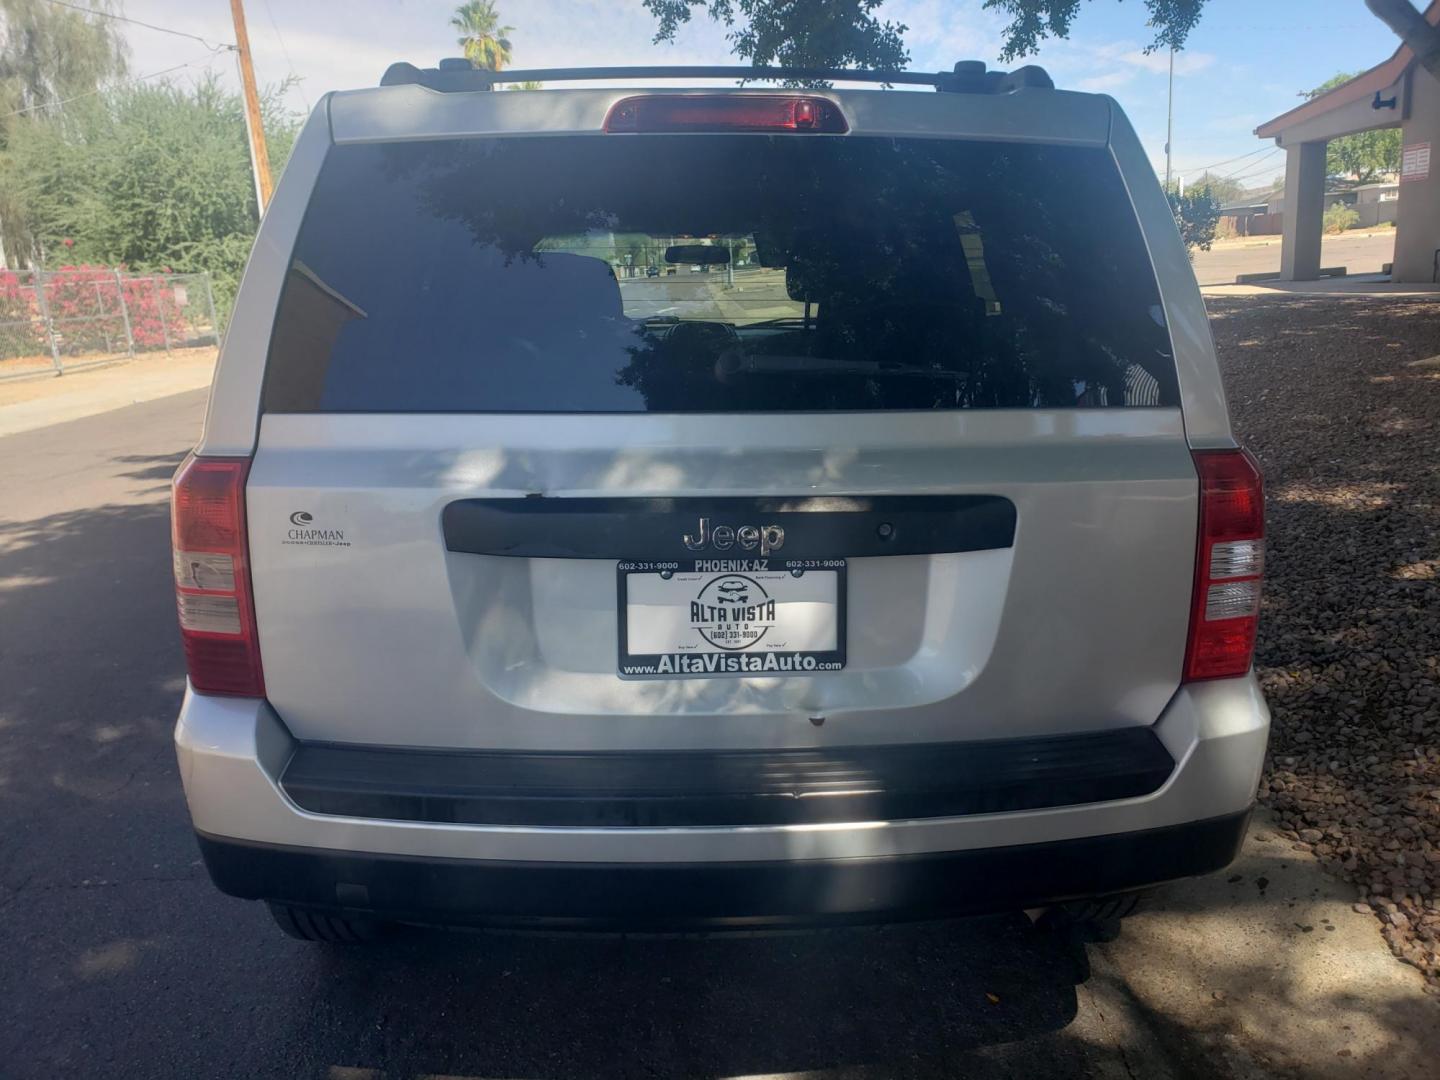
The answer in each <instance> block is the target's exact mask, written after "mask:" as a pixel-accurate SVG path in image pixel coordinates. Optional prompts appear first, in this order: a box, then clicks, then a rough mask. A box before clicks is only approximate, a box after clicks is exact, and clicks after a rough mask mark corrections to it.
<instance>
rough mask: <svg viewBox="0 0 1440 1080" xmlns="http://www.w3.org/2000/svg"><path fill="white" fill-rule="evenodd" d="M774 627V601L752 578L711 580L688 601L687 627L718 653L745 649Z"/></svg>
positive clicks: (719, 578)
mask: <svg viewBox="0 0 1440 1080" xmlns="http://www.w3.org/2000/svg"><path fill="white" fill-rule="evenodd" d="M774 624H775V601H774V600H772V599H771V598H770V594H769V593H767V592H766V591H765V588H764V586H762V585H761V584H760V583H759V582H758V581H756V580H755V579H754V578H751V577H746V576H745V575H744V574H723V575H721V576H720V577H716V578H711V579H710V580H709V581H707V582H706V583H705V585H704V586H703V587H702V588H701V589H700V593H699V595H697V596H696V597H695V599H694V600H692V601H690V625H691V626H692V627H694V628H695V630H696V631H697V632H698V633H699V634H700V636H701V637H702V638H704V639H705V640H706V641H708V642H709V643H710V644H711V645H714V646H715V647H716V648H719V649H730V650H735V649H748V648H749V647H750V646H751V645H754V644H755V643H756V642H758V641H759V640H760V639H761V638H763V637H764V636H765V633H766V631H767V630H769V629H770V627H771V626H773V625H774Z"/></svg>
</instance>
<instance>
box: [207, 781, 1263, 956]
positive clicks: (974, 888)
mask: <svg viewBox="0 0 1440 1080" xmlns="http://www.w3.org/2000/svg"><path fill="white" fill-rule="evenodd" d="M1249 818H1250V813H1249V811H1248V810H1247V811H1245V812H1244V813H1240V814H1232V815H1229V816H1226V817H1218V818H1211V819H1208V820H1205V821H1197V822H1191V823H1188V824H1185V825H1174V826H1168V827H1165V828H1159V829H1147V830H1144V831H1141V832H1131V833H1119V834H1113V835H1108V836H1092V837H1085V838H1082V839H1076V840H1058V841H1051V842H1047V843H1042V844H1026V845H1022V846H1016V847H1002V848H986V849H979V850H970V851H956V852H946V853H943V854H927V855H907V856H892V857H882V858H861V859H840V860H833V861H794V862H748V863H684V864H678V865H676V864H664V863H643V864H632V863H619V864H616V863H584V864H573V863H527V862H493V861H471V860H458V859H431V858H416V857H408V856H397V855H375V854H368V853H357V852H339V851H325V850H319V849H314V848H295V847H279V846H269V845H263V844H253V843H248V842H245V841H237V840H228V839H223V838H220V837H214V836H207V835H205V834H199V841H200V850H201V853H202V854H203V855H204V858H205V865H206V867H207V868H208V869H209V871H210V876H211V878H212V879H213V880H214V882H215V884H216V885H217V886H218V887H219V888H220V889H221V890H222V891H223V892H226V893H229V894H230V895H231V896H238V897H242V898H244V899H250V900H274V901H279V902H283V903H290V904H299V905H305V906H311V907H318V908H324V909H329V910H337V909H341V910H345V911H348V912H352V913H356V914H361V913H366V914H375V915H379V916H381V917H385V918H392V919H399V920H410V921H415V922H426V923H439V924H456V925H459V924H499V925H516V924H518V925H537V926H545V925H578V926H620V927H634V928H650V929H663V928H667V927H683V926H689V925H695V924H703V925H715V924H721V925H723V924H727V923H728V924H737V925H766V924H783V923H789V922H802V923H813V922H825V921H831V920H861V921H883V920H886V919H895V918H905V917H922V916H939V915H957V914H978V913H982V912H990V911H1006V910H1015V909H1017V908H1029V907H1040V906H1043V905H1045V904H1050V903H1055V902H1058V901H1062V900H1071V899H1076V898H1080V897H1087V896H1103V895H1106V894H1109V893H1117V892H1126V891H1129V890H1133V889H1140V888H1144V887H1147V886H1150V885H1156V884H1159V883H1161V882H1165V881H1173V880H1175V879H1178V878H1185V877H1193V876H1195V875H1198V874H1207V873H1211V872H1213V871H1216V870H1220V869H1222V868H1223V867H1225V866H1227V865H1228V864H1229V863H1230V862H1231V861H1232V860H1233V859H1234V858H1235V856H1236V855H1237V854H1238V853H1239V850H1240V845H1241V843H1242V842H1243V840H1244V838H1245V828H1246V825H1247V823H1248V821H1249Z"/></svg>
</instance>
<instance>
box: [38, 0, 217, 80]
mask: <svg viewBox="0 0 1440 1080" xmlns="http://www.w3.org/2000/svg"><path fill="white" fill-rule="evenodd" d="M49 3H52V4H54V5H55V6H56V7H63V8H69V9H70V10H71V11H78V12H80V13H81V14H82V15H95V16H98V17H99V18H102V19H113V20H114V21H115V22H123V23H131V24H133V25H135V26H143V27H144V28H145V29H146V30H156V31H159V32H160V33H162V34H174V35H175V36H176V37H183V38H189V39H190V40H191V41H198V42H200V44H201V45H204V46H205V47H206V48H207V49H209V50H210V51H211V52H220V51H221V50H222V49H234V48H235V46H234V45H231V44H230V43H229V42H228V41H222V42H221V43H220V44H218V45H212V44H211V43H210V42H208V41H206V40H205V39H204V38H203V37H201V36H200V35H198V34H187V33H186V32H185V31H184V30H173V29H171V28H170V27H168V26H156V25H155V24H154V23H147V22H141V21H140V20H139V19H132V18H130V17H129V16H128V15H116V14H114V13H112V12H109V11H101V10H100V9H99V8H88V7H81V6H80V5H79V4H71V3H69V2H67V0H49ZM189 66H190V65H189V64H182V65H181V67H189ZM150 77H153V76H147V78H150Z"/></svg>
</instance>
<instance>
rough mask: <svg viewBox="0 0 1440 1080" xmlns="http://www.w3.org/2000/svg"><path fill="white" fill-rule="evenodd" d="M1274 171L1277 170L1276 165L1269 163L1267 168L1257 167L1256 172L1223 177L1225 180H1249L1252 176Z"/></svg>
mask: <svg viewBox="0 0 1440 1080" xmlns="http://www.w3.org/2000/svg"><path fill="white" fill-rule="evenodd" d="M1276 152H1277V153H1278V152H1279V151H1276ZM1261 160H1262V161H1263V160H1265V159H1264V158H1262V159H1261ZM1256 164H1259V162H1256ZM1274 171H1275V166H1274V165H1267V166H1266V167H1265V168H1263V169H1256V170H1255V171H1254V172H1249V173H1245V174H1243V175H1241V176H1226V177H1224V178H1223V179H1225V180H1249V179H1251V178H1252V177H1255V176H1259V175H1260V174H1261V173H1273V172H1274Z"/></svg>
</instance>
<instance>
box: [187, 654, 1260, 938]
mask: <svg viewBox="0 0 1440 1080" xmlns="http://www.w3.org/2000/svg"><path fill="white" fill-rule="evenodd" d="M1153 730H1154V733H1155V735H1156V736H1157V737H1158V738H1159V740H1160V741H1161V742H1162V743H1163V744H1164V747H1165V750H1166V752H1167V753H1168V754H1169V756H1170V758H1171V759H1172V760H1173V761H1174V762H1175V767H1174V770H1173V771H1172V772H1171V773H1170V775H1169V777H1168V778H1167V779H1166V780H1165V782H1164V783H1163V784H1161V785H1160V786H1159V787H1158V788H1156V789H1155V790H1152V791H1149V792H1147V793H1145V794H1142V795H1135V796H1132V797H1127V798H1116V799H1109V800H1106V801H1097V802H1086V803H1081V804H1073V805H1064V806H1046V807H1041V808H1036V809H1025V810H1014V811H1007V812H991V813H970V814H966V815H961V816H950V817H912V818H903V819H895V820H864V821H849V822H845V821H840V822H824V823H808V824H778V825H745V826H736V827H725V828H717V827H674V826H663V827H662V826H653V827H631V828H609V827H593V826H592V827H582V826H565V827H556V826H553V825H551V826H542V825H523V826H519V825H516V826H496V825H481V824H468V823H460V822H453V821H452V822H437V821H414V820H411V821H406V820H389V819H381V818H375V817H356V816H344V815H342V814H333V813H316V812H313V811H311V810H306V809H304V808H302V807H301V806H300V805H298V804H297V803H296V802H295V801H293V800H292V799H291V798H290V797H289V796H288V795H287V794H286V792H285V791H284V789H283V787H282V786H281V783H280V777H281V776H282V774H283V773H284V771H285V768H286V766H287V764H288V763H289V762H290V761H291V759H292V757H293V756H294V753H295V749H296V743H295V741H294V740H293V739H292V738H291V736H290V734H289V732H288V731H287V730H286V729H285V727H284V725H283V724H282V723H281V722H280V721H279V719H278V718H277V717H276V716H275V714H274V712H273V711H272V710H271V709H270V708H269V706H268V705H267V704H266V703H265V702H263V701H254V700H248V699H227V698H218V697H207V696H205V695H200V694H195V693H193V692H192V693H187V695H186V698H185V703H184V705H183V707H182V709H181V714H180V719H179V723H178V724H177V726H176V731H175V739H176V746H177V750H178V754H179V760H180V772H181V777H182V779H183V781H184V784H185V792H186V797H187V799H188V801H189V804H190V812H191V817H192V819H193V821H194V824H195V828H196V830H197V831H198V832H199V833H200V834H201V836H202V838H203V842H204V846H205V848H206V859H207V864H208V865H209V866H210V868H211V872H212V875H213V876H214V877H215V879H216V882H217V883H218V884H219V885H220V887H221V888H222V889H224V890H225V891H227V892H231V893H234V894H235V895H240V896H250V897H265V898H268V899H277V900H289V901H292V902H296V903H312V904H320V905H325V906H336V905H339V906H352V907H354V906H358V907H366V906H368V907H370V908H373V909H375V910H384V911H387V912H391V913H397V914H403V913H409V914H411V915H412V916H414V917H422V916H424V914H425V912H426V911H431V912H436V913H438V914H439V916H440V917H441V919H442V920H443V921H457V920H458V919H459V917H460V916H462V915H463V913H464V911H470V912H472V913H477V912H478V913H480V914H482V915H483V914H485V913H486V912H490V913H491V914H498V913H499V909H498V908H497V907H496V905H499V906H500V907H503V908H505V909H506V910H508V911H510V912H511V913H512V914H513V913H516V912H520V913H529V914H533V915H541V914H545V913H546V911H548V908H547V904H558V903H560V900H558V899H553V900H547V899H546V897H547V896H550V895H551V894H552V893H558V894H566V895H565V897H564V899H566V900H569V899H572V898H579V899H589V900H593V904H591V905H590V906H597V907H598V908H600V909H602V910H601V911H600V914H601V915H602V916H604V910H603V909H605V908H606V905H609V907H610V909H611V911H612V915H613V912H614V911H615V910H617V909H624V910H630V911H649V912H651V914H655V913H657V912H659V911H660V910H669V909H671V908H674V907H676V906H677V905H678V906H679V907H684V906H686V905H685V904H682V903H681V902H680V901H681V899H683V898H684V897H687V896H689V897H691V898H690V900H689V901H688V903H690V904H691V905H692V906H693V905H694V904H699V905H700V906H701V907H702V908H706V907H707V905H718V906H719V907H724V908H732V909H734V910H732V911H730V912H727V914H734V913H736V912H737V911H738V913H739V914H740V915H741V916H742V917H751V916H755V915H756V914H757V913H756V912H755V911H754V910H753V906H754V905H753V904H751V905H750V906H749V907H747V904H746V902H744V897H745V895H746V894H747V893H748V892H751V891H752V889H753V890H756V891H757V894H758V895H759V896H760V897H762V898H763V897H765V896H772V897H783V898H785V899H784V902H783V903H781V902H780V901H779V900H777V901H776V902H775V904H774V906H775V907H776V908H777V909H782V908H783V909H785V910H777V911H776V912H775V914H780V915H788V914H794V913H796V912H795V910H794V909H803V910H805V911H810V912H812V913H816V912H820V913H834V914H841V913H845V912H847V911H853V912H855V913H860V914H865V913H872V912H881V911H889V910H893V909H895V908H897V907H904V908H916V907H918V908H921V909H923V908H925V907H926V905H927V903H928V904H930V905H932V906H935V905H938V907H942V908H944V909H947V910H949V909H959V910H967V909H968V910H981V909H984V908H989V907H1004V906H1015V905H1017V904H1020V905H1025V904H1032V903H1043V902H1047V901H1050V900H1054V899H1060V898H1066V897H1074V896H1079V895H1099V894H1103V893H1106V892H1112V891H1115V890H1120V889H1130V888H1136V887H1139V886H1143V885H1146V884H1151V883H1154V882H1157V881H1162V880H1168V879H1170V878H1174V877H1183V876H1187V875H1190V874H1198V873H1205V872H1208V871H1210V870H1214V869H1216V868H1218V867H1220V866H1223V865H1225V863H1226V862H1228V861H1229V859H1230V858H1231V857H1232V855H1233V853H1234V850H1235V846H1236V844H1238V842H1239V837H1240V835H1241V834H1242V833H1243V819H1244V815H1245V814H1246V813H1247V812H1248V810H1249V808H1250V806H1251V804H1252V802H1253V800H1254V796H1255V789H1256V785H1257V783H1258V781H1259V776H1260V769H1261V764H1262V761H1263V757H1264V753H1265V744H1266V739H1267V736H1268V732H1269V712H1268V710H1267V709H1266V706H1265V702H1264V699H1263V697H1262V696H1261V694H1260V691H1259V688H1258V685H1257V684H1256V682H1255V680H1254V678H1253V677H1246V678H1242V679H1230V680H1223V681H1216V682H1210V683H1199V684H1194V685H1190V686H1186V687H1182V688H1181V689H1180V690H1179V691H1178V692H1177V693H1176V695H1175V697H1174V699H1173V700H1172V701H1171V703H1170V705H1169V707H1168V708H1167V709H1166V711H1165V713H1164V715H1163V716H1162V717H1161V718H1160V720H1159V721H1157V723H1156V724H1155V725H1154V728H1153ZM1218 821H1226V822H1228V823H1229V824H1228V825H1218V824H1215V823H1216V822H1218ZM1217 836H1218V837H1219V838H1218V839H1217ZM276 868H283V870H284V872H283V873H282V872H281V870H279V869H276ZM621 869H624V870H625V871H626V872H625V873H624V874H620V873H618V871H619V870H621ZM522 870H525V871H527V872H526V873H524V874H521V873H520V871H522ZM530 871H533V873H531V872H530ZM292 875H293V877H294V880H295V882H297V884H296V885H294V886H293V888H291V887H289V886H286V884H285V882H286V881H287V880H289V879H290V877H291V876H292ZM1002 878H1003V879H1008V880H998V879H1002ZM522 879H523V880H522ZM536 882H539V883H541V884H539V885H537V884H534V883H536ZM726 882H738V883H741V884H726ZM746 882H749V883H759V884H758V886H745V887H742V885H744V883H746ZM299 883H304V885H303V888H302V886H301V885H300V884H299ZM467 883H468V884H467ZM344 885H355V886H360V887H363V889H364V893H363V895H364V896H365V897H368V899H367V900H366V901H365V903H364V904H359V903H356V902H355V901H357V899H358V898H359V897H361V896H362V893H360V892H359V891H357V890H355V889H341V890H340V892H339V893H337V891H336V890H337V887H339V886H344ZM287 889H291V891H286V890H287ZM296 890H298V891H296ZM506 893H508V894H509V895H510V896H511V897H512V898H513V897H519V898H520V899H518V900H516V899H505V896H504V895H503V894H506ZM697 893H698V894H702V895H700V896H699V897H698V898H695V897H694V896H692V895H691V894H697ZM917 893H918V895H919V898H920V902H918V903H916V902H914V896H915V894H917ZM927 895H928V896H929V897H930V900H929V901H926V900H925V897H926V896H927ZM406 896H410V897H412V898H413V899H411V900H406ZM447 896H451V897H458V898H462V899H459V900H456V901H453V902H452V901H447V900H446V899H445V898H446V897H447ZM347 898H348V899H347ZM487 898H488V899H487ZM902 898H904V899H905V902H904V903H901V902H900V901H901V899H902ZM942 901H943V902H942ZM582 906H585V905H583V904H582ZM762 906H764V905H762ZM691 914H692V915H693V914H694V913H691ZM699 914H700V915H701V916H702V917H706V918H709V917H711V915H709V914H707V913H706V911H701V912H700V913H699ZM554 917H557V918H563V917H568V916H566V915H564V914H563V913H561V914H557V915H555V916H554ZM605 917H611V916H605ZM647 921H654V920H653V919H650V920H647Z"/></svg>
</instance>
